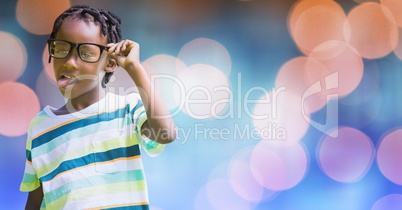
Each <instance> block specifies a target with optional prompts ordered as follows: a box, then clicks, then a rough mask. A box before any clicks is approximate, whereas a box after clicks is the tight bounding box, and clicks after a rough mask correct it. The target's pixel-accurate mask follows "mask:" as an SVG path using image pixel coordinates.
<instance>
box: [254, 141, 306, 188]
mask: <svg viewBox="0 0 402 210" xmlns="http://www.w3.org/2000/svg"><path fill="white" fill-rule="evenodd" d="M307 165H308V160H307V154H306V150H305V149H304V148H303V146H302V145H301V144H300V143H299V144H293V145H291V146H283V145H281V143H280V142H278V141H262V142H260V143H259V144H257V145H256V147H255V149H254V151H253V153H252V155H251V158H250V166H251V171H252V173H253V176H254V178H255V179H256V180H257V182H258V183H259V184H261V185H262V186H264V187H266V188H268V189H270V190H275V191H281V190H287V189H290V188H292V187H294V186H296V185H297V184H298V183H299V182H300V181H301V180H302V179H303V178H304V176H305V174H306V172H307Z"/></svg>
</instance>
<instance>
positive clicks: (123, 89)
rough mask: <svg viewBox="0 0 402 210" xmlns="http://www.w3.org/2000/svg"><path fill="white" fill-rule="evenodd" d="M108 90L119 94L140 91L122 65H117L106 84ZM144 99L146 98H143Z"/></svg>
mask: <svg viewBox="0 0 402 210" xmlns="http://www.w3.org/2000/svg"><path fill="white" fill-rule="evenodd" d="M106 91H107V92H110V93H114V94H118V95H127V94H130V93H138V89H137V86H136V85H135V84H134V81H133V79H131V77H130V75H129V74H128V73H127V71H126V70H124V69H123V68H121V67H117V68H116V69H115V71H114V73H113V76H112V77H111V78H110V81H109V83H107V84H106ZM143 100H144V101H145V100H146V99H143Z"/></svg>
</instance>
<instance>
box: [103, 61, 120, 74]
mask: <svg viewBox="0 0 402 210" xmlns="http://www.w3.org/2000/svg"><path fill="white" fill-rule="evenodd" d="M116 67H117V61H116V60H115V59H113V58H110V59H109V60H108V63H107V65H106V68H105V72H106V73H112V72H114V70H115V69H116Z"/></svg>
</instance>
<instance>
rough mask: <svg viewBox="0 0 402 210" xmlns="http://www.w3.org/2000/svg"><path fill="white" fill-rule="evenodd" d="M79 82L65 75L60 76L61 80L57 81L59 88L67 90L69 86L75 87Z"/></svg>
mask: <svg viewBox="0 0 402 210" xmlns="http://www.w3.org/2000/svg"><path fill="white" fill-rule="evenodd" d="M77 82H78V79H77V78H76V77H73V76H70V75H64V74H63V75H61V76H60V78H59V80H58V81H57V86H58V87H59V88H66V87H67V86H69V85H74V84H75V83H77Z"/></svg>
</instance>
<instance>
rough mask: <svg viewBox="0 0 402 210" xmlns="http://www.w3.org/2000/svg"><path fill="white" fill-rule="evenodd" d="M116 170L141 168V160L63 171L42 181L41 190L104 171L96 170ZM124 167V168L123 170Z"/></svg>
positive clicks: (49, 189)
mask: <svg viewBox="0 0 402 210" xmlns="http://www.w3.org/2000/svg"><path fill="white" fill-rule="evenodd" d="M112 169H114V170H113V171H116V169H120V170H121V171H131V170H139V169H140V170H143V165H142V160H141V158H136V159H131V160H124V161H116V162H112V163H110V164H97V163H95V164H93V165H90V166H87V167H84V168H79V169H76V170H73V171H69V172H64V173H63V174H61V175H59V176H56V178H54V179H53V180H51V181H48V182H44V183H42V184H43V190H44V192H49V191H52V190H54V189H56V188H59V187H61V186H63V185H65V184H68V183H69V182H73V181H76V180H79V179H90V178H91V177H92V176H99V175H101V174H104V173H100V172H98V171H112ZM123 169H124V170H123Z"/></svg>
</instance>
